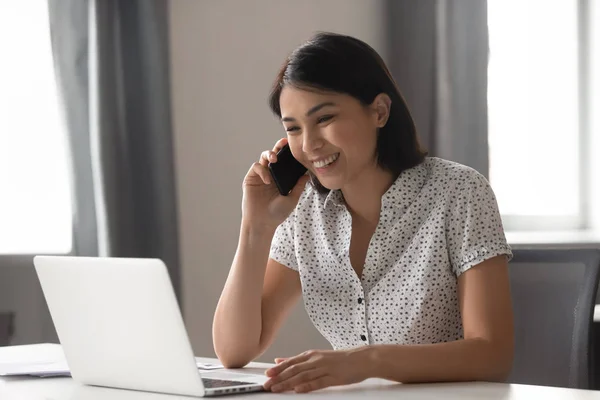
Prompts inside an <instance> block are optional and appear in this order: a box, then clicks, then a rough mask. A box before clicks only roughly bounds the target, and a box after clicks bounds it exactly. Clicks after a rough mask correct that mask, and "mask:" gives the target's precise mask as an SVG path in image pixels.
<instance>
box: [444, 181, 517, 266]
mask: <svg viewBox="0 0 600 400" xmlns="http://www.w3.org/2000/svg"><path fill="white" fill-rule="evenodd" d="M469 171H470V172H471V173H469V174H466V179H465V181H464V182H463V183H462V184H459V186H458V187H457V189H456V191H455V193H454V194H453V195H452V196H451V200H450V206H449V209H448V215H447V219H446V235H447V243H448V254H449V257H450V263H451V266H452V271H453V273H454V274H455V275H456V276H459V275H460V274H462V273H463V272H465V271H467V270H468V269H469V268H471V267H473V266H475V265H477V264H479V263H481V262H483V261H485V260H487V259H489V258H492V257H495V256H498V255H501V254H505V255H506V256H507V258H508V260H510V259H512V252H511V249H510V246H509V245H508V243H507V242H506V236H505V234H504V228H503V226H502V220H501V218H500V211H499V210H498V203H497V200H496V196H495V194H494V192H493V190H492V188H491V186H490V184H489V182H488V181H487V179H486V178H485V177H484V176H483V175H481V174H480V173H478V172H476V171H475V170H469Z"/></svg>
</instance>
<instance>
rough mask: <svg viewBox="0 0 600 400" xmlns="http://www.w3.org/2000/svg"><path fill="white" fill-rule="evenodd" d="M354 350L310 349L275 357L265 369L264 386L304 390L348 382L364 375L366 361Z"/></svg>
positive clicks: (279, 389) (365, 375)
mask: <svg viewBox="0 0 600 400" xmlns="http://www.w3.org/2000/svg"><path fill="white" fill-rule="evenodd" d="M360 354H361V353H360V352H359V351H356V350H310V351H306V352H304V353H302V354H300V355H297V356H295V357H290V358H286V359H277V360H275V361H276V362H278V364H277V365H276V366H275V367H273V368H270V369H268V370H267V371H266V374H267V376H268V377H269V378H270V379H269V380H268V381H267V382H266V383H265V385H264V387H265V389H266V390H271V391H272V392H283V391H286V390H294V391H295V392H297V393H305V392H310V391H313V390H318V389H323V388H326V387H329V386H339V385H348V384H351V383H358V382H362V381H364V380H365V379H367V378H368V373H367V371H368V366H367V365H366V364H367V363H366V362H365V361H364V360H362V359H360V358H361V357H362V356H361V355H360Z"/></svg>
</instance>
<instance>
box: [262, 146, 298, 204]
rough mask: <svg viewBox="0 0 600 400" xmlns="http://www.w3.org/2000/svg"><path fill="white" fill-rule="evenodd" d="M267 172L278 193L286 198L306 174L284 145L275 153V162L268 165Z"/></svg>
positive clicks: (288, 148) (288, 147)
mask: <svg viewBox="0 0 600 400" xmlns="http://www.w3.org/2000/svg"><path fill="white" fill-rule="evenodd" d="M269 171H270V172H271V176H272V177H273V181H274V182H275V185H276V186H277V189H278V190H279V193H280V194H281V195H282V196H287V195H288V194H290V192H291V191H292V189H293V188H294V186H296V183H298V180H299V179H300V178H301V177H302V175H304V174H305V173H306V168H305V167H304V165H302V164H300V162H299V161H298V160H296V159H295V158H294V156H293V155H292V151H291V150H290V146H289V145H287V144H286V145H285V146H284V147H283V148H282V149H281V150H279V152H278V153H277V162H275V163H269Z"/></svg>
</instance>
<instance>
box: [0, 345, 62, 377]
mask: <svg viewBox="0 0 600 400" xmlns="http://www.w3.org/2000/svg"><path fill="white" fill-rule="evenodd" d="M16 375H36V376H57V375H70V372H69V367H68V366H67V361H66V359H65V355H64V353H63V351H62V347H61V346H60V345H59V344H53V343H42V344H28V345H22V346H6V347H0V376H16Z"/></svg>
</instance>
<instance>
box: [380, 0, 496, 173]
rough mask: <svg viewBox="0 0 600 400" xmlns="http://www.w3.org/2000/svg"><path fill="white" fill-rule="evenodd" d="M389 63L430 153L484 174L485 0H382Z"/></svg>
mask: <svg viewBox="0 0 600 400" xmlns="http://www.w3.org/2000/svg"><path fill="white" fill-rule="evenodd" d="M385 15H386V18H388V20H387V21H386V22H387V26H388V31H387V38H388V48H387V50H388V64H389V67H390V70H391V72H392V75H393V76H394V78H395V79H396V81H397V82H398V86H399V87H400V90H401V91H402V94H403V95H404V97H405V99H406V101H407V103H408V106H409V108H410V109H411V112H412V113H413V116H414V118H415V123H416V125H417V129H418V132H419V136H420V138H421V141H422V143H423V144H424V146H425V147H426V148H427V149H428V150H429V154H430V155H433V156H438V157H442V158H446V159H449V160H452V161H456V162H459V163H462V164H466V165H469V166H471V167H473V168H475V169H476V170H478V171H479V172H481V173H482V174H484V175H485V176H488V168H489V167H488V166H489V162H488V140H487V132H488V119H487V66H488V52H489V51H488V49H489V46H488V29H487V1H485V0H473V1H470V0H418V1H413V0H387V2H386V13H385Z"/></svg>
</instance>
